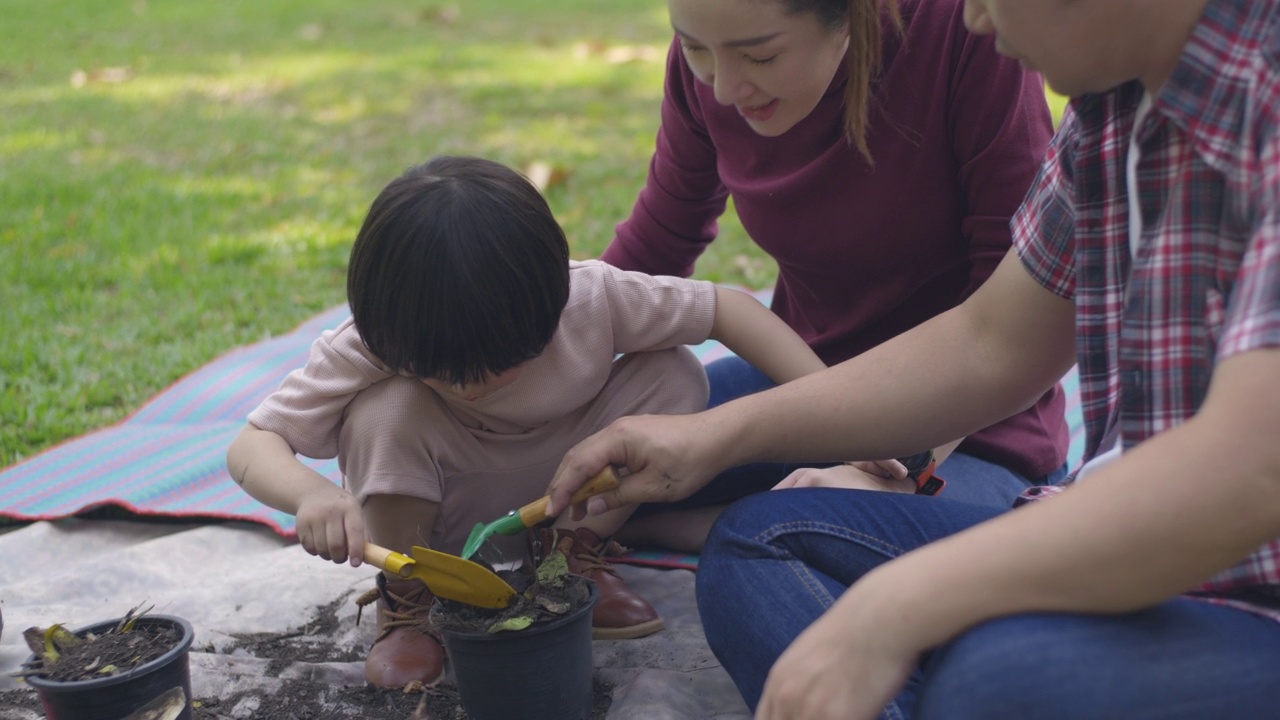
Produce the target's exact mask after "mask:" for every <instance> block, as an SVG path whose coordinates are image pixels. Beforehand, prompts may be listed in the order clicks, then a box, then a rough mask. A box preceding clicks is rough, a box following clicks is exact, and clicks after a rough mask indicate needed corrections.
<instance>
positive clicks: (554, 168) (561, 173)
mask: <svg viewBox="0 0 1280 720" xmlns="http://www.w3.org/2000/svg"><path fill="white" fill-rule="evenodd" d="M524 174H525V176H526V177H528V178H529V180H530V182H532V183H533V185H534V187H536V188H538V190H539V192H543V193H545V192H546V191H547V190H548V189H550V188H553V187H555V186H557V185H563V184H564V183H565V181H566V180H568V179H569V171H568V170H566V169H565V168H563V167H561V166H558V165H552V164H551V163H548V162H544V161H542V160H534V161H533V162H531V163H529V164H528V165H527V166H525V169H524Z"/></svg>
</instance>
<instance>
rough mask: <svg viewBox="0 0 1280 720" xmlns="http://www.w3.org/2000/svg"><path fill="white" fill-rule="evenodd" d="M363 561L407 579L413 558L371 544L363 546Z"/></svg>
mask: <svg viewBox="0 0 1280 720" xmlns="http://www.w3.org/2000/svg"><path fill="white" fill-rule="evenodd" d="M364 561H365V562H367V563H369V564H370V565H372V566H374V567H376V568H378V569H379V570H386V571H387V572H389V573H393V574H395V575H399V576H400V577H403V578H407V577H409V576H410V574H411V571H412V569H413V558H411V557H409V556H408V555H405V554H403V553H398V552H396V551H395V550H390V549H388V548H384V547H382V546H381V545H374V544H373V543H371V542H367V543H365V544H364Z"/></svg>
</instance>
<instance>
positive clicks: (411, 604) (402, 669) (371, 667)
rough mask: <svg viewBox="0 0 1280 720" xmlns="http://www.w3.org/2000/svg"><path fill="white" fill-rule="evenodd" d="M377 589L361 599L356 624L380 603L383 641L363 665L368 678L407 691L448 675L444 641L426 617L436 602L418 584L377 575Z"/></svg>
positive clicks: (376, 643) (378, 684)
mask: <svg viewBox="0 0 1280 720" xmlns="http://www.w3.org/2000/svg"><path fill="white" fill-rule="evenodd" d="M377 581H378V586H377V587H376V588H373V589H372V590H369V591H368V592H366V593H365V594H363V595H361V596H360V597H359V598H357V599H356V605H357V606H358V607H359V610H357V611H356V624H357V625H359V624H360V612H361V611H363V610H364V607H365V606H366V605H369V604H371V603H373V602H375V601H376V602H377V603H378V637H377V638H376V639H375V640H374V641H373V647H372V648H370V649H369V656H368V657H367V658H365V661H364V678H365V680H366V681H368V683H369V684H370V685H373V686H375V687H381V688H397V689H400V688H403V687H404V686H406V685H408V684H409V683H411V682H413V681H415V680H416V681H418V682H421V683H423V684H424V685H431V684H433V683H435V682H436V681H437V680H439V679H440V674H441V673H442V672H443V671H444V641H443V640H442V639H441V637H440V633H439V632H437V631H436V629H435V628H434V627H432V626H431V622H430V621H429V620H428V619H427V613H428V611H430V610H431V602H432V601H433V600H434V599H435V597H434V596H433V595H432V594H431V592H430V591H429V590H427V586H426V585H423V584H422V583H421V582H420V581H418V580H390V579H388V578H387V576H386V575H383V574H382V573H378V575H377Z"/></svg>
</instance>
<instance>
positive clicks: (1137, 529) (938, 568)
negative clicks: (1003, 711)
mask: <svg viewBox="0 0 1280 720" xmlns="http://www.w3.org/2000/svg"><path fill="white" fill-rule="evenodd" d="M1277 377H1280V350H1275V349H1270V350H1255V351H1250V352H1246V353H1242V354H1241V355H1238V356H1235V357H1233V358H1231V359H1228V360H1226V361H1224V362H1222V363H1221V364H1220V365H1219V366H1218V368H1217V370H1216V371H1215V372H1214V377H1213V382H1212V385H1211V387H1210V390H1209V395H1208V397H1207V398H1206V400H1205V403H1204V405H1203V406H1202V407H1201V409H1200V411H1199V413H1197V415H1196V416H1195V417H1194V418H1193V419H1191V420H1190V421H1188V422H1186V423H1183V424H1182V425H1179V426H1178V427H1176V428H1173V429H1171V430H1168V431H1166V432H1164V433H1161V434H1160V435H1158V436H1156V437H1154V438H1152V439H1151V440H1148V441H1147V442H1144V443H1142V444H1141V445H1139V446H1138V447H1136V448H1133V449H1132V450H1130V451H1128V452H1126V453H1125V454H1124V455H1123V456H1122V457H1121V458H1120V459H1118V460H1116V461H1114V462H1112V463H1109V464H1108V465H1106V466H1104V467H1103V468H1101V469H1099V470H1098V471H1096V472H1095V473H1093V474H1091V475H1090V476H1089V478H1088V479H1087V480H1085V481H1083V482H1081V483H1080V484H1079V485H1076V486H1073V487H1072V488H1071V489H1070V490H1068V491H1067V492H1064V493H1063V494H1062V495H1060V496H1058V497H1055V498H1052V499H1048V500H1044V501H1041V502H1038V503H1033V504H1032V505H1031V506H1029V507H1025V508H1021V509H1018V510H1015V511H1013V512H1010V513H1008V514H1006V515H1003V516H1001V517H999V518H996V519H995V520H992V521H990V522H987V523H983V524H982V525H979V526H977V527H974V528H971V529H969V530H968V531H965V532H963V533H960V534H958V535H955V536H952V537H950V538H947V539H945V540H940V541H938V542H936V543H932V544H930V545H927V546H925V547H923V548H920V549H919V550H916V551H915V552H912V553H909V554H907V555H904V556H902V557H901V558H899V559H897V560H895V561H892V562H890V563H887V564H885V565H883V566H881V567H880V568H878V569H876V570H875V571H873V572H871V573H869V574H868V575H867V576H866V577H865V578H863V580H862V581H860V582H859V583H857V584H855V585H854V586H853V587H852V588H850V590H849V591H848V592H846V593H845V594H844V595H843V596H842V597H841V598H840V600H839V601H837V603H836V604H835V605H834V606H832V608H831V610H829V611H828V612H827V613H826V614H825V615H824V616H823V617H822V618H821V619H819V620H818V621H817V622H816V623H814V624H813V625H812V626H811V627H810V628H809V629H808V630H806V631H805V632H804V633H802V634H801V635H800V637H799V638H797V640H796V641H795V642H794V643H793V644H792V646H791V647H790V648H789V649H788V650H787V652H786V653H784V654H783V655H782V657H780V658H779V660H778V663H777V664H776V665H775V666H774V669H773V671H772V672H771V673H770V676H769V680H768V682H767V683H766V687H765V694H764V697H763V698H762V701H761V705H760V714H759V715H758V716H757V717H762V718H771V717H807V718H808V717H812V718H822V717H827V716H826V715H823V714H822V713H821V712H818V711H817V708H819V707H821V706H824V705H825V706H827V707H840V708H842V713H841V714H840V715H839V717H867V718H871V717H875V716H876V714H877V713H878V712H879V711H880V709H881V708H882V707H883V705H884V703H885V702H887V701H888V700H889V699H890V698H891V697H892V696H893V694H894V693H895V692H897V690H898V688H899V687H900V685H901V682H902V681H903V680H904V679H905V677H906V675H905V673H906V672H909V671H910V668H911V667H914V664H915V662H916V660H917V659H918V657H919V655H920V653H922V652H924V651H926V650H928V649H929V648H931V647H935V646H937V645H938V644H940V643H943V642H946V641H947V640H949V639H951V638H953V637H955V636H956V635H957V634H959V633H961V632H963V631H964V630H966V629H968V628H970V627H973V626H974V625H976V624H978V623H980V622H983V621H984V620H988V619H991V618H995V617H1001V616H1005V615H1011V614H1017V613H1025V612H1036V611H1049V612H1052V611H1058V612H1079V613H1120V612H1127V611H1131V610H1136V609H1140V608H1144V607H1148V606H1150V605H1153V604H1155V603H1157V602H1160V601H1162V600H1164V599H1166V598H1168V597H1171V596H1173V595H1175V594H1177V593H1180V592H1183V591H1185V590H1187V589H1189V588H1191V587H1193V586H1194V585H1196V584H1198V583H1200V582H1202V581H1204V580H1206V579H1208V578H1209V577H1210V576H1211V575H1213V574H1214V573H1216V572H1217V571H1220V570H1222V569H1224V568H1227V567H1229V566H1231V565H1233V564H1235V563H1236V562H1239V561H1240V560H1241V559H1243V558H1244V557H1246V556H1247V555H1249V554H1250V553H1251V552H1253V551H1255V550H1256V549H1257V548H1258V547H1259V546H1261V545H1262V544H1264V543H1266V542H1268V541H1270V540H1273V539H1275V538H1276V537H1277V536H1280V443H1276V442H1275V429H1276V428H1278V427H1280V385H1277V383H1276V382H1275V379H1276V378H1277ZM1029 559H1033V560H1029ZM940 599H943V600H944V601H940ZM854 638H856V642H854V641H853V639H854ZM864 671H865V672H864ZM834 679H838V681H833V680H834ZM784 709H785V712H784V711H783V710H784ZM775 712H776V713H777V714H774V713H775Z"/></svg>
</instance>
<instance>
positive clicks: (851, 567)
mask: <svg viewBox="0 0 1280 720" xmlns="http://www.w3.org/2000/svg"><path fill="white" fill-rule="evenodd" d="M1000 512H1001V511H999V510H996V509H994V508H988V507H982V506H978V505H972V504H968V503H957V502H952V501H949V500H947V499H946V498H943V497H936V498H929V497H918V496H913V495H900V494H895V493H875V492H865V491H859V490H832V489H809V488H806V489H798V490H787V491H782V492H776V493H771V494H769V495H768V496H757V497H751V498H746V499H743V500H741V501H739V502H737V503H735V504H734V505H733V506H732V507H730V508H729V509H728V510H727V511H726V512H725V513H724V514H723V515H722V516H721V518H720V520H719V521H718V522H717V523H716V525H715V527H714V528H713V529H712V531H711V536H710V538H709V539H708V541H707V545H706V548H705V549H704V551H703V554H702V559H701V562H700V564H699V567H698V574H697V595H698V611H699V613H700V614H701V616H702V622H703V627H704V628H705V629H706V634H707V641H708V642H709V643H710V645H711V649H712V650H713V651H714V652H715V654H716V657H718V658H719V659H720V661H721V662H722V663H723V665H724V667H725V669H726V670H728V672H729V674H730V676H732V677H733V680H734V682H735V683H737V686H738V689H739V690H740V691H741V692H742V696H743V698H745V699H746V701H747V703H748V704H749V705H750V706H751V707H752V708H753V709H754V708H755V706H756V704H757V703H758V702H759V700H760V692H761V690H762V689H763V685H764V680H765V676H766V675H767V673H768V671H769V668H770V667H772V665H773V663H774V661H775V660H776V659H777V657H778V655H780V654H781V653H782V651H783V650H785V649H786V647H787V646H788V645H789V644H790V643H791V641H792V640H793V639H794V638H795V637H796V636H797V635H798V634H799V633H800V632H801V631H802V630H804V629H805V628H806V627H807V626H808V625H809V624H810V623H812V622H813V621H814V620H816V619H817V618H818V616H819V615H821V614H822V613H823V612H825V611H826V609H827V608H828V607H830V606H831V604H832V603H833V602H834V601H835V599H836V598H837V597H839V595H840V594H841V593H842V592H843V591H844V590H845V589H846V588H847V587H848V586H849V585H851V584H852V583H854V582H856V581H857V580H858V579H859V578H860V577H862V576H863V575H864V574H865V573H867V572H868V571H869V570H871V569H873V568H875V567H876V566H878V565H880V564H881V563H883V562H885V561H887V560H891V559H893V558H895V557H897V556H898V555H901V554H903V553H906V552H908V551H910V550H912V549H914V548H917V547H919V546H921V545H924V544H926V543H928V542H931V541H933V540H937V539H940V538H943V537H945V536H947V535H950V534H952V533H955V532H958V531H960V530H963V529H965V528H968V527H970V526H972V525H974V524H977V523H979V522H982V521H984V520H987V519H989V518H991V517H994V516H996V515H998V514H1000ZM1028 562H1034V558H1028ZM937 601H938V602H939V603H943V602H946V598H944V597H939V598H938V599H937ZM1276 667H1280V623H1277V622H1275V621H1273V620H1270V619H1266V618H1262V617H1260V616H1256V615H1253V614H1251V613H1247V612H1244V611H1241V610H1236V609H1233V608H1225V607H1220V606H1216V605H1210V604H1208V603H1205V602H1202V601H1197V600H1190V599H1186V598H1177V599H1173V600H1170V601H1168V602H1165V603H1163V604H1161V605H1158V606H1156V607H1154V608H1151V609H1149V610H1144V611H1141V612H1136V613H1130V614H1126V615H1117V616H1086V615H1069V614H1060V613H1058V614H1029V615H1019V616H1012V617H1008V618H1003V619H999V620H995V621H991V622H988V623H985V624H983V625H979V626H977V627H975V628H973V629H971V630H969V631H968V632H966V633H964V634H962V635H961V636H960V637H959V638H957V639H956V640H954V641H952V642H951V643H948V644H947V645H944V646H942V647H940V648H937V649H936V650H935V651H933V652H931V653H929V654H928V655H927V656H926V657H925V658H924V659H923V662H922V663H921V665H920V667H919V668H918V669H917V671H916V672H915V673H914V674H913V676H912V677H911V679H910V680H909V681H908V684H907V686H906V687H905V688H904V689H903V691H902V692H901V693H900V694H899V695H898V697H897V698H895V700H894V701H893V702H892V703H891V704H890V705H889V706H887V707H886V708H885V710H884V715H883V717H885V718H912V717H914V718H926V719H932V718H946V719H948V720H957V719H959V720H963V719H965V718H1032V717H1034V718H1049V719H1052V718H1089V719H1091V720H1092V719H1095V718H1100V719H1105V718H1117V719H1119V718H1255V717H1257V718H1260V717H1275V716H1276V714H1277V708H1280V682H1277V681H1276V677H1275V668H1276Z"/></svg>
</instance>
